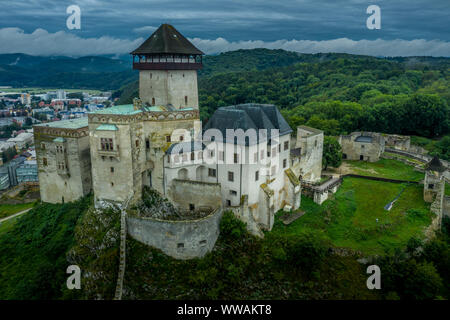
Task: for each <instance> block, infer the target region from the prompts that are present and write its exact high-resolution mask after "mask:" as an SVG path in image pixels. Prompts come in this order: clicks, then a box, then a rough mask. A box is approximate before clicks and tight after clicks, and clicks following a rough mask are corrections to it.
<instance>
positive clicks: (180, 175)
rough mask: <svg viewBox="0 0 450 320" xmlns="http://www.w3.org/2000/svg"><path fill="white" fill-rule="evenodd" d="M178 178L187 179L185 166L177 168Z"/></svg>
mask: <svg viewBox="0 0 450 320" xmlns="http://www.w3.org/2000/svg"><path fill="white" fill-rule="evenodd" d="M178 179H180V180H188V171H187V169H186V168H182V169H180V170H178Z"/></svg>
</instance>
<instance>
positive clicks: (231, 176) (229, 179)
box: [228, 171, 234, 182]
mask: <svg viewBox="0 0 450 320" xmlns="http://www.w3.org/2000/svg"><path fill="white" fill-rule="evenodd" d="M228 181H231V182H233V181H234V172H232V171H228Z"/></svg>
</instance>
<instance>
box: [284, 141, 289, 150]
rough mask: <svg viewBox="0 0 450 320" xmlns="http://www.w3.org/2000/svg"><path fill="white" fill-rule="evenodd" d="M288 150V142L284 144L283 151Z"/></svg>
mask: <svg viewBox="0 0 450 320" xmlns="http://www.w3.org/2000/svg"><path fill="white" fill-rule="evenodd" d="M287 149H289V141H285V142H284V150H287Z"/></svg>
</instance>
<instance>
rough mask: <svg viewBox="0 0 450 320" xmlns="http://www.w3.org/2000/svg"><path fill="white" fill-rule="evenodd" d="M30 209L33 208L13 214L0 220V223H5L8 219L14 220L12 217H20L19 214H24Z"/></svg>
mask: <svg viewBox="0 0 450 320" xmlns="http://www.w3.org/2000/svg"><path fill="white" fill-rule="evenodd" d="M31 209H33V208H29V209H27V210H23V211H20V212H17V213H14V214H13V215H10V216H9V217H6V218H3V219H0V223H2V222H5V221H7V220H9V219H12V218H14V217H17V216H20V215H21V214H24V213H26V212H28V211H30V210H31Z"/></svg>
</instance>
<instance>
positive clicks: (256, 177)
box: [255, 171, 259, 181]
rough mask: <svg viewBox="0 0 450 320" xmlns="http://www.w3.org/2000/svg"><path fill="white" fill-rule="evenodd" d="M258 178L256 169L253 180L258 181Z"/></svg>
mask: <svg viewBox="0 0 450 320" xmlns="http://www.w3.org/2000/svg"><path fill="white" fill-rule="evenodd" d="M258 180H259V171H256V172H255V181H258Z"/></svg>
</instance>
